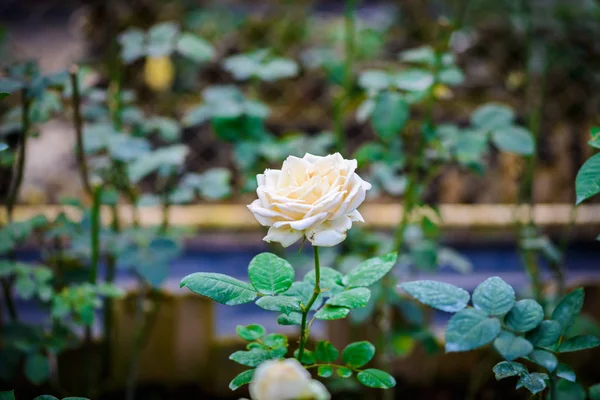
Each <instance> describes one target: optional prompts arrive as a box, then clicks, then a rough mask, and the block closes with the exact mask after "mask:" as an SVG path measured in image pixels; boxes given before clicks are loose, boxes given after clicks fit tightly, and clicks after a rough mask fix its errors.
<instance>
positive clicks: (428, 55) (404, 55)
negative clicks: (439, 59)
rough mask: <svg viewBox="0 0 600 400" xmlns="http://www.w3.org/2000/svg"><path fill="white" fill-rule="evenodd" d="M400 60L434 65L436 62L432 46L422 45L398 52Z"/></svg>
mask: <svg viewBox="0 0 600 400" xmlns="http://www.w3.org/2000/svg"><path fill="white" fill-rule="evenodd" d="M398 58H399V59H400V61H404V62H407V63H415V64H423V65H426V66H433V65H434V64H435V52H434V50H433V49H432V48H431V46H422V47H417V48H414V49H408V50H404V51H402V52H400V54H398Z"/></svg>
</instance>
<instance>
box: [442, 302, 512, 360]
mask: <svg viewBox="0 0 600 400" xmlns="http://www.w3.org/2000/svg"><path fill="white" fill-rule="evenodd" d="M500 328H501V326H500V321H499V320H498V318H489V317H488V315H487V314H486V313H484V312H483V311H481V310H477V309H474V308H467V309H464V310H460V311H459V312H457V313H456V314H454V315H453V316H452V318H450V322H448V326H447V327H446V351H447V352H455V351H468V350H473V349H476V348H478V347H481V346H484V345H486V344H488V343H490V342H491V341H493V340H494V339H496V337H497V336H498V335H499V334H500Z"/></svg>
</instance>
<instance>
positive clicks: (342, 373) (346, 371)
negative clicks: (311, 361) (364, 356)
mask: <svg viewBox="0 0 600 400" xmlns="http://www.w3.org/2000/svg"><path fill="white" fill-rule="evenodd" d="M336 373H337V374H338V376H339V377H340V378H350V377H351V376H352V370H351V369H350V368H346V367H339V368H338V369H337V371H336Z"/></svg>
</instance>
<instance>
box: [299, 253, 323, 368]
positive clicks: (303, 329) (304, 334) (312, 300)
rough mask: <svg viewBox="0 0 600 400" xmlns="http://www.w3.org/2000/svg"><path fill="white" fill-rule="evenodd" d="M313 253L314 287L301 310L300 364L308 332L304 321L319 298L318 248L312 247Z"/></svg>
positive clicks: (319, 270)
mask: <svg viewBox="0 0 600 400" xmlns="http://www.w3.org/2000/svg"><path fill="white" fill-rule="evenodd" d="M313 251H314V256H315V287H314V290H313V294H312V297H311V298H310V300H309V301H308V304H307V305H306V307H304V308H303V309H302V323H301V324H300V343H299V345H298V360H299V361H300V362H302V356H303V355H304V348H305V347H306V342H307V340H308V331H307V330H306V319H307V317H308V313H309V312H310V309H311V308H312V306H313V304H315V301H317V297H319V294H321V264H320V262H319V247H318V246H313Z"/></svg>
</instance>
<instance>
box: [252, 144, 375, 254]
mask: <svg viewBox="0 0 600 400" xmlns="http://www.w3.org/2000/svg"><path fill="white" fill-rule="evenodd" d="M356 167H357V164H356V160H345V159H344V158H343V157H342V156H341V155H340V154H339V153H335V154H331V155H328V156H325V157H320V156H314V155H312V154H308V153H307V154H306V155H305V156H304V157H302V158H298V157H294V156H289V157H288V158H287V159H286V160H285V161H284V162H283V165H282V167H281V170H278V169H267V170H266V171H265V173H264V174H260V175H257V177H256V178H257V180H258V188H257V189H256V194H257V195H258V199H257V200H255V201H254V202H252V204H250V205H249V206H248V208H249V209H250V211H252V213H253V214H254V216H255V217H256V219H257V220H258V222H259V223H260V224H261V225H263V226H269V227H270V229H269V232H268V234H267V236H265V237H264V239H263V240H265V241H267V242H279V243H281V245H282V246H283V247H288V246H290V245H292V244H293V243H295V242H296V241H298V240H299V239H300V238H302V236H306V238H307V239H308V240H309V241H310V242H311V243H312V244H313V246H325V247H330V246H335V245H336V244H338V243H341V242H342V241H343V240H344V239H346V231H347V230H348V229H350V228H351V227H352V223H353V222H364V220H363V217H362V216H361V215H360V213H359V212H358V210H357V208H358V206H360V205H361V204H362V202H363V201H364V200H365V196H366V193H367V190H369V189H371V184H370V183H368V182H365V181H364V180H362V179H361V177H360V176H358V175H357V174H356V173H355V172H354V171H355V170H356Z"/></svg>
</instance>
